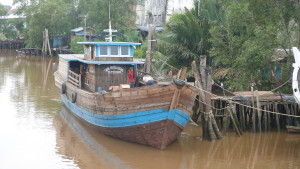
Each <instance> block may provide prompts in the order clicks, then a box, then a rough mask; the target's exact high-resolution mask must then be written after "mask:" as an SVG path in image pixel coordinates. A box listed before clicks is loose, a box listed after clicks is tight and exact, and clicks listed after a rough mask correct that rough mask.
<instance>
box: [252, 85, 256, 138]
mask: <svg viewBox="0 0 300 169" xmlns="http://www.w3.org/2000/svg"><path fill="white" fill-rule="evenodd" d="M251 93H252V96H251V102H252V107H256V106H255V104H254V87H253V85H251ZM252 131H253V132H254V133H256V110H255V109H252Z"/></svg>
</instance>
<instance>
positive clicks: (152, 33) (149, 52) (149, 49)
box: [145, 24, 155, 73]
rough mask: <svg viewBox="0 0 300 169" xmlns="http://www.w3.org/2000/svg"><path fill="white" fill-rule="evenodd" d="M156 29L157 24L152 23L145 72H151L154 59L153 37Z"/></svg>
mask: <svg viewBox="0 0 300 169" xmlns="http://www.w3.org/2000/svg"><path fill="white" fill-rule="evenodd" d="M154 31H155V26H154V25H152V24H151V25H150V26H149V34H148V49H147V52H146V64H145V72H146V73H150V72H151V61H152V55H153V43H152V41H153V37H154Z"/></svg>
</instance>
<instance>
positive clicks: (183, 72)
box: [170, 67, 187, 110]
mask: <svg viewBox="0 0 300 169" xmlns="http://www.w3.org/2000/svg"><path fill="white" fill-rule="evenodd" d="M186 71H187V68H186V67H183V68H181V69H180V71H179V72H178V75H177V77H178V79H179V80H184V79H185V76H186ZM180 92H181V89H178V88H176V89H175V92H174V95H173V98H172V102H171V105H170V110H172V109H176V108H177V105H178V102H179V97H180Z"/></svg>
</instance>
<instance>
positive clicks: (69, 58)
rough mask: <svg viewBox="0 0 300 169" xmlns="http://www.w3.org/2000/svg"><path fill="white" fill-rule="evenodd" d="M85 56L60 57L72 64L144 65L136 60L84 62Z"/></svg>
mask: <svg viewBox="0 0 300 169" xmlns="http://www.w3.org/2000/svg"><path fill="white" fill-rule="evenodd" d="M83 56H84V55H83V54H60V55H59V57H61V58H63V59H64V60H66V61H68V62H71V61H78V62H81V63H85V64H94V65H142V64H144V62H141V61H137V60H134V61H132V62H130V61H91V60H84V59H83Z"/></svg>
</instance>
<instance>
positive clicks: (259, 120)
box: [255, 90, 261, 132]
mask: <svg viewBox="0 0 300 169" xmlns="http://www.w3.org/2000/svg"><path fill="white" fill-rule="evenodd" d="M255 95H256V104H257V116H258V130H259V132H261V106H260V102H259V97H258V91H257V90H255Z"/></svg>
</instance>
